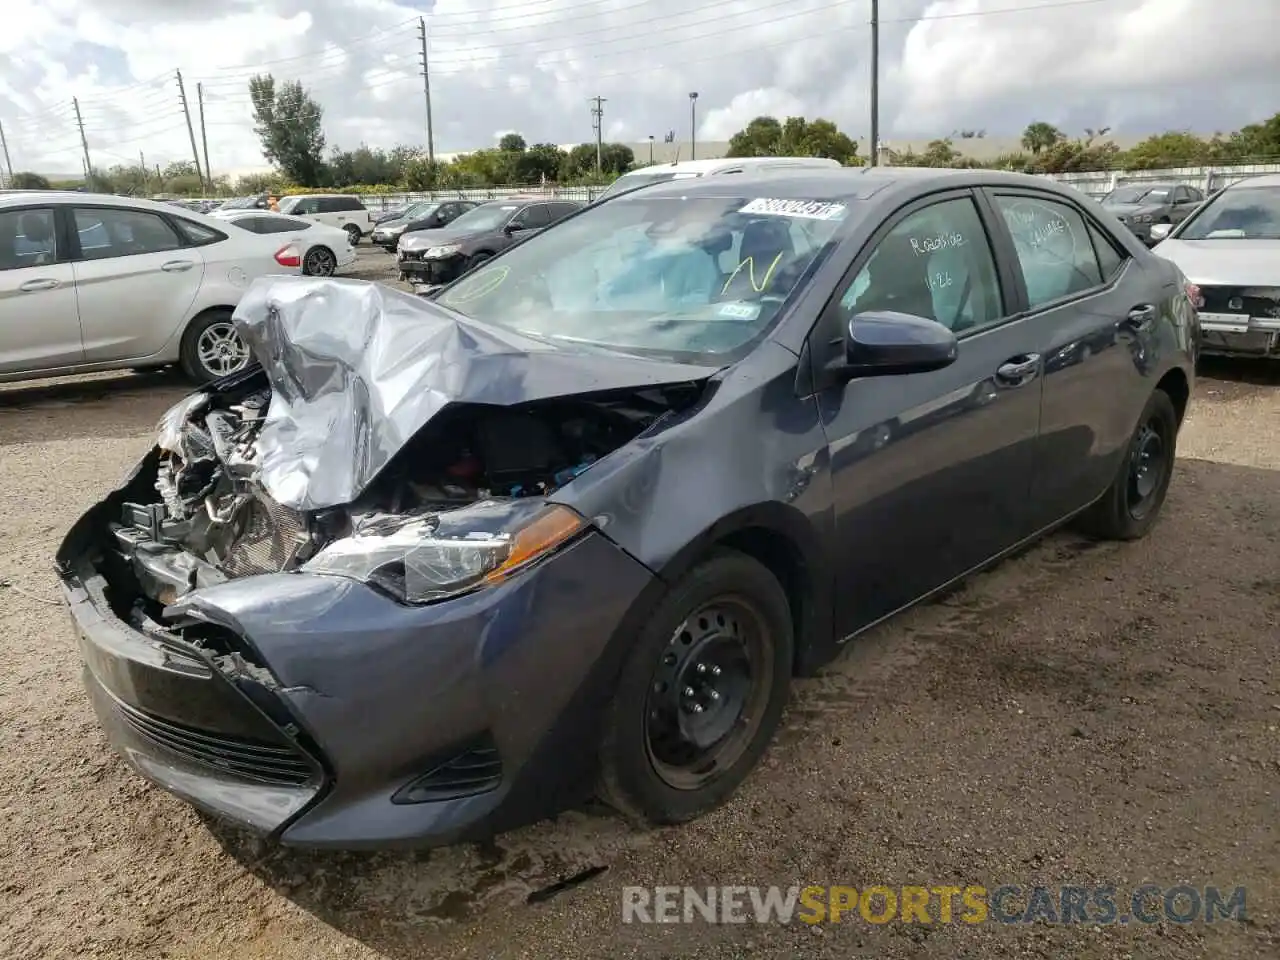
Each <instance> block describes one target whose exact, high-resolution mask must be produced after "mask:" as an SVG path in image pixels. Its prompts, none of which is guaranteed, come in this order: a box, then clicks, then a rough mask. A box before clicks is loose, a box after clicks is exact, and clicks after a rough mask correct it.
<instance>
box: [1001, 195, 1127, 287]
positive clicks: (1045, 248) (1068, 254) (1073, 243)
mask: <svg viewBox="0 0 1280 960" xmlns="http://www.w3.org/2000/svg"><path fill="white" fill-rule="evenodd" d="M996 206H997V207H998V208H999V210H1000V213H1001V214H1002V215H1003V216H1004V221H1005V223H1006V224H1007V225H1008V227H1009V233H1010V234H1011V235H1012V236H1013V246H1014V249H1015V250H1016V252H1017V255H1018V265H1019V266H1020V267H1021V268H1022V278H1023V281H1024V282H1025V283H1026V287H1027V301H1028V306H1031V307H1033V308H1034V307H1038V306H1041V305H1043V304H1046V303H1050V302H1051V301H1054V300H1058V299H1060V298H1062V297H1069V296H1072V295H1074V294H1077V293H1083V292H1084V291H1086V290H1090V289H1092V288H1094V287H1097V286H1101V284H1102V268H1101V267H1100V266H1099V264H1098V258H1097V255H1096V254H1095V253H1094V250H1093V241H1092V240H1090V239H1089V229H1088V227H1087V226H1086V224H1085V220H1084V217H1083V216H1082V215H1081V214H1080V212H1079V211H1078V210H1076V209H1075V208H1074V207H1072V206H1071V205H1070V204H1066V203H1062V202H1059V201H1057V200H1049V199H1047V198H1039V197H1025V196H1008V195H1003V196H997V197H996Z"/></svg>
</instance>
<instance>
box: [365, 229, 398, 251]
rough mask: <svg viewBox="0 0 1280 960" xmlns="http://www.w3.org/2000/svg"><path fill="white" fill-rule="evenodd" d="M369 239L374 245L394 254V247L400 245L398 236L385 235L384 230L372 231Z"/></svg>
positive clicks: (394, 234) (395, 234) (392, 234)
mask: <svg viewBox="0 0 1280 960" xmlns="http://www.w3.org/2000/svg"><path fill="white" fill-rule="evenodd" d="M371 239H372V240H373V243H374V244H375V245H377V246H379V247H382V249H384V250H390V251H391V252H393V253H394V252H395V249H396V246H397V245H398V244H399V243H400V234H398V233H387V232H386V231H385V230H374V231H373V236H372V238H371Z"/></svg>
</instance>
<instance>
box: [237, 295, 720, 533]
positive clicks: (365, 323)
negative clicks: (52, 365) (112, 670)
mask: <svg viewBox="0 0 1280 960" xmlns="http://www.w3.org/2000/svg"><path fill="white" fill-rule="evenodd" d="M234 319H235V325H236V328H237V329H238V330H239V331H240V334H241V335H242V336H243V337H244V338H245V339H246V341H248V343H249V346H250V348H251V349H252V351H253V354H254V357H255V358H256V359H257V360H258V362H259V363H260V364H261V365H262V368H263V370H264V372H265V373H266V376H267V379H268V381H269V382H270V384H271V388H272V398H271V405H270V409H269V410H268V413H267V417H266V422H265V424H264V426H263V428H262V431H261V433H260V434H259V437H258V443H257V446H258V454H259V460H258V462H259V463H260V464H261V473H260V475H259V477H258V482H259V483H260V484H261V485H262V487H263V488H264V489H265V490H266V492H267V493H268V494H269V495H270V496H271V497H272V498H273V499H274V500H275V501H277V502H278V503H280V504H282V505H284V506H287V507H291V508H293V509H295V510H302V511H308V510H318V509H323V508H325V507H333V506H338V505H340V504H345V503H350V502H352V501H353V500H355V499H356V498H357V497H358V496H359V495H360V494H361V493H362V492H363V491H364V489H365V488H366V487H367V486H368V485H369V483H370V482H371V481H372V480H373V479H374V478H375V477H376V476H377V475H378V473H379V471H381V470H382V468H383V467H385V466H386V465H387V463H388V462H389V461H390V460H391V458H392V457H394V456H395V455H396V453H397V452H399V450H400V449H401V447H403V446H404V445H405V443H406V442H408V441H409V439H410V438H412V437H413V436H414V434H416V433H417V432H418V431H419V430H421V429H422V427H423V426H425V425H426V423H427V422H428V421H429V420H431V419H432V418H433V417H434V416H436V415H437V414H438V413H439V412H440V411H441V410H443V409H444V408H445V407H446V406H448V405H450V404H453V403H482V404H495V405H501V406H510V405H514V404H519V403H526V402H529V401H533V400H546V399H551V398H554V397H564V396H571V395H575V394H583V393H594V392H600V391H609V390H626V389H643V388H646V387H657V386H663V385H666V384H676V383H688V382H696V381H702V380H706V379H707V378H709V377H710V376H711V375H712V374H713V373H714V372H715V370H714V369H713V368H710V367H704V366H695V365H689V364H680V363H667V362H662V361H657V360H648V359H644V358H639V357H630V356H626V355H623V354H617V353H611V352H604V351H595V350H590V349H588V348H585V347H583V348H577V347H575V346H573V345H564V346H561V345H559V344H552V343H548V342H546V341H543V340H535V339H532V338H529V337H525V336H521V335H520V334H517V333H514V332H511V331H506V330H501V329H497V328H494V327H486V326H481V325H479V324H474V323H471V322H470V321H468V320H466V319H465V318H463V317H460V316H459V315H457V314H454V313H451V312H450V311H448V310H445V309H444V308H443V307H441V306H439V305H438V304H436V303H433V302H432V301H429V300H424V299H422V298H420V297H415V296H411V295H409V294H403V293H399V292H398V291H395V290H391V289H389V288H387V287H384V286H381V285H379V284H374V283H365V282H362V281H356V280H333V279H316V278H309V277H266V278H263V279H260V280H257V281H255V282H254V284H253V285H252V286H250V288H249V289H248V291H247V292H246V293H245V295H244V298H243V299H242V300H241V301H240V305H239V306H238V307H237V308H236V311H235V318H234Z"/></svg>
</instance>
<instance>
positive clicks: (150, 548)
mask: <svg viewBox="0 0 1280 960" xmlns="http://www.w3.org/2000/svg"><path fill="white" fill-rule="evenodd" d="M697 392H698V391H696V389H695V390H693V391H692V392H691V391H690V387H689V386H675V387H659V388H652V389H646V390H639V391H624V392H615V393H611V394H600V395H594V396H592V395H580V396H574V397H569V398H564V399H557V400H548V401H538V402H534V403H529V404H525V405H521V406H513V407H502V406H487V405H478V404H465V403H460V404H456V405H453V406H450V407H446V408H445V409H444V410H442V411H441V413H440V414H439V415H438V416H437V417H435V418H434V419H432V420H431V421H430V422H429V423H428V424H427V425H426V426H425V427H424V428H423V429H422V430H421V431H420V432H419V433H418V434H417V435H416V436H415V437H414V438H413V439H412V440H410V441H409V442H408V443H407V444H406V445H405V446H404V447H403V449H401V450H400V451H399V452H398V453H397V454H396V455H395V456H394V457H393V458H392V459H391V461H390V462H389V463H388V464H387V466H386V467H385V468H384V469H383V470H382V471H380V473H379V474H378V476H377V477H376V478H375V480H374V482H373V483H372V484H371V485H370V486H369V487H368V489H366V490H365V491H364V492H363V493H362V494H361V496H360V498H359V499H358V500H357V501H356V502H354V503H351V504H347V505H343V506H339V507H332V508H326V509H324V510H318V511H315V512H312V513H300V512H298V511H295V510H292V509H290V508H287V507H284V506H282V505H280V504H278V503H276V502H275V501H274V500H272V498H271V497H270V496H269V495H268V494H267V493H266V492H265V490H264V489H263V488H262V486H261V485H260V484H259V483H258V475H259V473H260V467H259V459H260V455H259V450H258V447H257V438H258V435H259V432H260V431H261V429H262V427H263V424H264V423H265V422H266V417H267V414H268V409H269V406H270V402H271V390H270V388H268V387H258V388H256V389H252V390H250V391H247V392H241V393H240V394H239V395H237V396H228V395H225V394H222V395H219V394H213V395H211V396H205V397H203V398H199V399H198V398H193V402H191V403H190V404H189V405H188V406H187V407H186V408H185V409H183V410H182V411H181V414H182V416H183V418H184V420H183V422H181V423H169V424H167V425H165V426H167V429H163V428H162V430H161V437H160V441H159V444H160V445H159V448H158V450H157V451H156V452H155V464H156V465H155V477H154V483H153V486H154V491H155V498H154V500H150V501H149V502H142V503H139V502H126V503H124V505H123V508H122V510H121V515H120V516H119V517H118V518H116V520H115V522H112V523H111V524H110V533H111V535H112V538H113V539H114V547H115V550H114V552H115V553H116V555H117V556H118V557H119V558H120V559H122V560H123V561H124V562H125V563H126V564H127V565H128V566H130V567H131V568H132V572H133V575H134V577H135V578H136V580H137V582H138V586H139V588H140V592H141V593H142V595H143V596H144V597H145V598H146V599H147V600H148V601H150V602H149V603H147V604H146V606H148V607H150V608H151V614H158V612H159V608H160V607H163V606H165V605H167V604H170V603H172V602H174V601H175V600H176V599H177V598H179V597H181V596H183V595H185V594H186V593H188V592H190V591H192V590H194V589H199V588H201V587H206V586H210V585H213V584H217V583H220V582H224V581H226V580H231V579H235V578H238V577H245V576H251V575H255V574H264V573H278V572H283V571H289V570H294V569H296V568H297V567H298V566H300V565H301V564H303V563H305V562H306V561H307V560H308V559H309V558H311V557H313V556H315V554H316V553H318V552H319V551H320V550H322V549H324V548H325V547H326V546H327V545H329V544H331V543H333V542H334V541H336V540H339V539H342V538H344V537H348V536H351V535H352V534H353V533H358V532H360V531H362V529H364V528H365V527H366V526H367V525H371V524H376V523H378V522H379V521H380V520H382V519H385V518H387V517H388V516H393V517H405V516H409V515H415V516H425V515H430V514H433V513H435V514H439V513H443V512H445V511H449V510H451V509H457V508H460V507H464V506H468V505H471V504H475V503H477V502H478V501H485V500H502V499H512V498H527V497H541V496H546V495H547V494H550V493H551V492H553V491H554V490H556V489H557V488H559V487H562V486H564V485H565V484H567V483H569V482H570V481H572V480H573V479H574V478H575V477H576V476H578V475H579V474H580V473H582V472H583V471H584V470H586V469H587V468H588V467H590V466H591V465H592V464H593V463H595V462H596V461H597V460H599V459H601V458H603V457H605V456H607V455H608V454H610V453H611V452H613V451H614V450H616V449H618V448H619V447H621V446H623V445H624V444H627V443H629V442H631V441H632V440H633V439H635V438H636V437H637V436H638V435H639V434H640V433H641V432H643V431H644V430H645V429H647V428H648V427H649V426H650V425H651V424H653V423H654V422H655V421H656V420H657V419H658V418H660V417H661V416H663V415H664V414H666V413H668V412H670V411H672V410H673V409H675V408H679V407H684V406H687V405H688V404H689V403H690V402H691V401H692V400H694V399H695V398H696V395H697ZM175 409H177V408H175ZM147 479H148V478H146V477H141V476H140V477H139V478H138V481H136V482H135V484H134V485H132V487H131V489H132V490H133V491H135V493H134V496H135V497H136V496H137V493H136V491H138V490H139V489H143V488H145V481H146V480H147ZM138 499H142V498H141V497H138ZM140 599H141V598H140ZM140 613H141V611H135V615H138V614H140Z"/></svg>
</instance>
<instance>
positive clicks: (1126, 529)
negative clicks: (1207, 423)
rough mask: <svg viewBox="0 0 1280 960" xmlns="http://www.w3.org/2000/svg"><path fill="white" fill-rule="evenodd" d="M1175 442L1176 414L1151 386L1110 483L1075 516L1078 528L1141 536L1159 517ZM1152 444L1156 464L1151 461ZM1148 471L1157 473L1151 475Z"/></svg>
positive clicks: (1108, 536) (1111, 536) (1106, 536)
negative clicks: (1097, 499)
mask: <svg viewBox="0 0 1280 960" xmlns="http://www.w3.org/2000/svg"><path fill="white" fill-rule="evenodd" d="M1177 443H1178V413H1177V411H1176V410H1175V409H1174V407H1173V401H1172V400H1171V399H1170V398H1169V395H1168V394H1167V393H1165V392H1164V391H1163V390H1157V391H1155V392H1154V393H1152V394H1151V398H1150V399H1149V400H1148V401H1147V405H1146V407H1144V408H1143V411H1142V416H1141V417H1139V418H1138V425H1137V427H1135V428H1134V431H1133V436H1132V437H1131V438H1130V440H1129V447H1128V449H1127V450H1126V451H1125V456H1124V459H1123V460H1122V461H1121V463H1120V466H1119V468H1118V469H1117V471H1116V476H1115V479H1114V480H1112V482H1111V486H1110V487H1108V488H1107V492H1106V493H1105V494H1103V496H1102V499H1100V500H1099V501H1098V502H1097V503H1095V504H1093V506H1091V507H1090V508H1089V509H1088V510H1086V511H1085V512H1084V513H1082V514H1081V515H1080V519H1079V522H1078V524H1077V525H1078V526H1079V527H1080V529H1082V530H1083V531H1084V532H1086V533H1088V534H1091V535H1092V536H1095V537H1098V538H1099V539H1103V540H1137V539H1139V538H1141V537H1144V536H1146V535H1147V531H1149V530H1150V529H1151V528H1152V526H1154V525H1155V522H1156V520H1157V518H1158V517H1159V516H1160V509H1161V507H1163V506H1164V500H1165V497H1166V495H1167V494H1168V492H1169V482H1170V481H1171V480H1172V479H1173V467H1174V463H1175V462H1176V456H1177ZM1153 446H1154V448H1155V451H1154V452H1155V454H1156V455H1157V456H1158V463H1154V462H1153V458H1152V453H1153ZM1144 468H1145V470H1146V471H1147V472H1146V473H1145V474H1144V473H1143V472H1142V471H1143V469H1144ZM1152 470H1158V473H1156V474H1154V475H1153V474H1152V473H1151V472H1150V471H1152Z"/></svg>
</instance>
